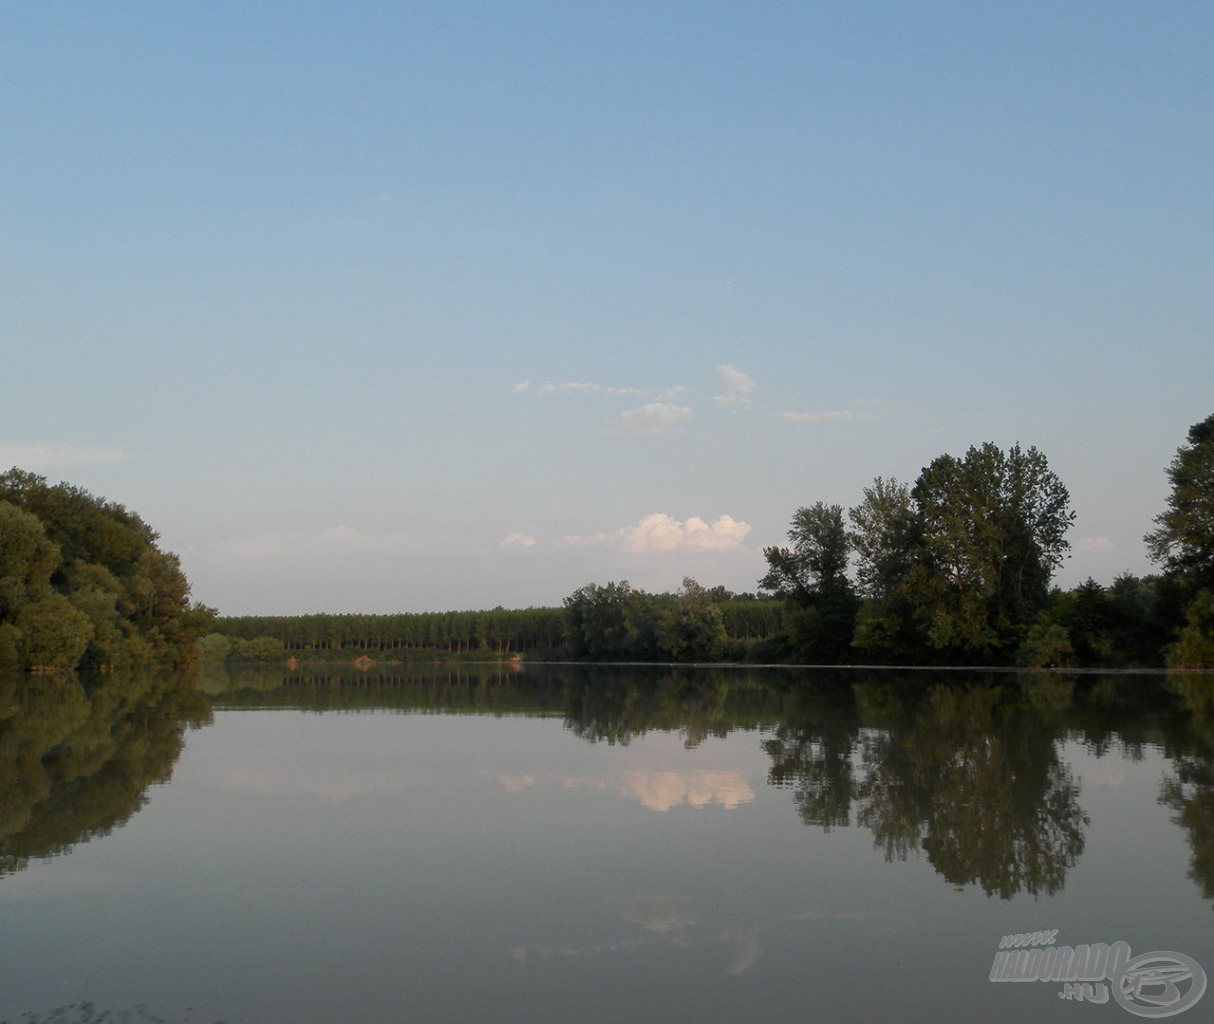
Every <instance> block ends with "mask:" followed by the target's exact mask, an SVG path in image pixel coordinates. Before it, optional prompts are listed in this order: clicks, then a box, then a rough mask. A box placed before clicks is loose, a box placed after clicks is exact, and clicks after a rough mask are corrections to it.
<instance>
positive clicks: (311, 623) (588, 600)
mask: <svg viewBox="0 0 1214 1024" xmlns="http://www.w3.org/2000/svg"><path fill="white" fill-rule="evenodd" d="M1167 475H1168V480H1169V482H1170V484H1171V492H1170V495H1169V498H1168V505H1167V508H1166V509H1165V511H1163V512H1161V513H1160V514H1159V516H1157V517H1156V519H1155V529H1154V530H1152V531H1151V532H1149V533H1148V534H1147V535H1146V537H1145V540H1146V543H1147V546H1148V550H1149V551H1150V553H1151V556H1152V558H1153V559H1154V560H1155V562H1156V563H1157V564H1158V565H1159V566H1160V571H1159V572H1158V573H1157V574H1152V575H1149V576H1144V577H1138V576H1133V575H1130V574H1125V575H1122V576H1120V577H1118V578H1117V579H1116V580H1114V581H1113V583H1112V584H1111V585H1109V586H1104V585H1102V584H1100V583H1097V582H1096V581H1094V580H1091V579H1089V580H1087V581H1086V582H1084V583H1082V584H1080V585H1079V586H1077V587H1074V588H1072V589H1070V590H1062V589H1060V588H1058V587H1056V586H1053V585H1052V580H1053V576H1054V573H1055V571H1056V570H1057V569H1058V567H1059V566H1060V565H1061V564H1062V561H1063V560H1064V558H1066V557H1067V552H1068V550H1069V548H1070V543H1069V541H1068V540H1067V539H1066V534H1067V531H1068V530H1069V528H1070V527H1071V525H1072V523H1073V522H1074V519H1075V512H1074V511H1073V510H1072V509H1071V506H1070V495H1069V493H1068V491H1067V489H1066V487H1065V485H1064V484H1063V483H1062V481H1061V480H1060V479H1059V478H1058V477H1057V475H1056V474H1055V473H1054V472H1053V471H1052V470H1051V469H1050V468H1049V465H1048V462H1047V460H1046V458H1045V456H1044V455H1043V454H1042V453H1041V452H1040V451H1038V450H1037V449H1036V448H1028V449H1027V450H1025V449H1022V448H1021V447H1020V446H1019V445H1017V446H1014V447H1012V448H1011V449H1010V450H1008V451H1003V450H1001V449H1000V448H998V447H997V446H995V445H993V444H984V445H982V446H981V447H974V448H970V449H969V450H968V451H967V452H966V453H965V454H964V455H963V456H961V457H957V456H953V455H947V454H946V455H941V456H939V457H938V458H936V459H934V460H933V461H932V462H931V463H930V464H929V465H928V466H927V467H925V468H924V469H923V470H922V471H921V473H920V474H919V477H918V478H917V480H916V481H915V482H914V484H913V485H909V484H905V483H901V482H899V481H898V480H896V479H885V478H882V477H878V478H877V479H876V480H874V481H873V483H872V485H871V486H869V487H866V488H864V490H863V494H862V496H861V500H860V501H859V502H858V503H857V504H856V505H855V506H853V507H852V508H850V509H847V510H844V509H843V507H842V506H841V505H830V504H826V503H825V502H817V503H815V504H813V505H810V506H806V507H803V508H800V509H798V510H797V511H796V513H795V514H794V515H793V518H792V523H791V526H790V529H789V531H788V540H789V544H788V546H772V547H768V548H766V549H765V550H764V557H765V559H766V562H767V570H768V571H767V573H766V574H765V575H764V576H763V578H762V579H760V580H759V581H758V594H757V595H755V594H733V593H730V592H729V591H726V590H725V589H724V588H723V587H714V588H706V587H703V586H701V585H700V584H699V583H698V582H697V581H695V580H694V579H685V580H684V581H683V587H682V589H681V590H680V591H679V592H678V593H675V594H669V593H664V594H649V593H646V592H645V591H643V590H640V589H638V588H635V587H633V586H631V585H630V584H629V583H628V582H627V581H618V582H616V581H612V582H609V583H607V584H605V585H600V584H595V583H591V584H588V585H586V586H584V587H581V588H579V589H578V590H576V591H574V593H572V594H570V595H569V596H568V597H566V598H565V601H564V603H563V606H562V607H560V608H529V609H525V610H521V611H508V610H506V609H502V608H497V609H494V610H492V611H481V612H448V613H442V614H439V613H432V614H422V615H391V616H387V615H380V616H358V615H309V616H295V617H277V618H267V617H244V618H229V619H220V620H219V622H218V625H217V629H218V633H217V634H216V635H213V636H211V637H208V638H207V641H206V642H205V644H204V655H205V656H207V657H208V658H209V659H211V660H220V659H222V658H224V657H227V658H232V659H234V660H277V659H281V658H282V657H284V656H285V655H291V656H295V657H298V658H301V659H308V658H310V657H315V656H317V655H318V653H321V652H323V653H324V654H326V655H331V654H332V653H333V652H351V651H356V652H359V654H366V655H368V656H378V655H383V654H385V653H386V654H387V655H388V656H389V657H397V658H406V659H407V658H410V657H419V656H432V655H433V654H434V653H435V652H442V653H443V654H445V655H449V654H454V655H465V656H472V657H490V656H492V657H499V656H502V655H510V654H528V655H530V656H533V657H542V658H558V659H571V660H588V661H683V662H712V661H752V662H789V663H792V662H796V663H812V664H905V665H956V664H968V665H990V666H1026V667H1037V668H1043V667H1062V666H1068V667H1081V668H1124V667H1129V666H1162V665H1164V664H1165V663H1166V664H1167V665H1169V666H1172V667H1178V668H1214V416H1210V417H1209V418H1207V419H1206V420H1204V421H1203V422H1201V423H1198V424H1195V425H1194V426H1193V427H1192V428H1191V429H1190V430H1189V435H1188V440H1187V443H1186V444H1184V445H1182V446H1181V447H1180V448H1179V449H1178V451H1177V453H1176V457H1175V458H1174V459H1173V461H1172V463H1171V464H1170V466H1169V467H1168V469H1167Z"/></svg>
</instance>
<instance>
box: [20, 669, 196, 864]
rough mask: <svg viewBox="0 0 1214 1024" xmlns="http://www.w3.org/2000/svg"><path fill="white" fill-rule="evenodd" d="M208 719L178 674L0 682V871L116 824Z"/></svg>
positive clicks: (188, 684)
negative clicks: (190, 733) (188, 730)
mask: <svg viewBox="0 0 1214 1024" xmlns="http://www.w3.org/2000/svg"><path fill="white" fill-rule="evenodd" d="M209 716H210V708H209V705H208V703H207V702H206V700H205V699H204V698H203V697H202V696H201V694H200V693H199V692H198V690H197V689H196V688H195V686H194V685H193V683H192V681H191V680H190V678H189V677H187V676H184V675H181V674H177V673H170V674H141V675H131V674H122V673H115V674H112V675H104V676H99V677H94V678H91V679H87V678H78V677H77V676H75V675H71V674H64V675H54V676H35V677H31V678H15V677H9V678H5V679H0V875H4V874H8V873H11V872H14V871H18V870H20V869H21V868H23V867H25V865H26V864H27V863H28V862H29V861H30V859H32V858H45V857H51V856H54V855H56V854H59V853H63V852H66V851H67V850H69V849H71V847H72V846H74V845H75V844H77V843H80V842H84V841H86V840H88V839H90V838H92V837H94V836H100V835H106V834H108V833H109V832H111V831H113V830H114V829H115V828H117V827H119V826H120V825H122V824H124V823H125V822H126V821H127V820H128V819H129V818H130V817H131V816H132V815H133V814H134V813H135V812H136V811H138V810H139V808H140V807H141V806H142V805H143V803H144V799H145V793H146V791H147V788H148V787H149V786H151V785H153V784H154V783H158V782H166V781H168V778H169V776H170V774H171V773H172V769H173V764H174V763H175V762H176V760H177V757H178V756H179V755H180V753H181V750H182V747H183V745H184V733H185V729H186V727H187V725H194V726H198V725H202V724H204V723H205V722H206V721H208V720H209Z"/></svg>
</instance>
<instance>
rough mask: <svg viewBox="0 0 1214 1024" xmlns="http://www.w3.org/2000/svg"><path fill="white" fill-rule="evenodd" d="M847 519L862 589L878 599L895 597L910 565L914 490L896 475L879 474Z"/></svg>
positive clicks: (848, 511) (913, 525) (866, 593)
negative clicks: (884, 476) (886, 476)
mask: <svg viewBox="0 0 1214 1024" xmlns="http://www.w3.org/2000/svg"><path fill="white" fill-rule="evenodd" d="M847 518H848V519H850V520H851V523H852V530H851V531H850V532H849V533H848V540H849V541H850V542H851V546H852V550H853V551H855V553H856V555H857V556H858V562H859V564H858V565H857V567H856V579H857V581H858V582H859V590H860V592H861V593H862V594H863V595H864V596H865V597H869V598H873V599H878V600H879V599H882V598H889V597H893V596H895V595H896V594H897V592H898V591H899V589H900V588H901V586H902V583H903V581H904V580H905V579H906V573H907V571H908V570H909V568H910V556H911V544H912V541H913V538H914V532H915V519H914V510H913V507H912V505H911V496H910V489H909V488H908V487H907V486H906V484H903V483H899V482H898V481H897V480H895V479H893V478H892V477H891V478H890V479H889V480H886V479H884V478H883V477H877V478H876V479H875V480H874V481H873V484H872V486H871V487H865V488H864V500H863V501H861V502H860V504H858V505H856V506H855V507H854V508H850V509H848V510H847Z"/></svg>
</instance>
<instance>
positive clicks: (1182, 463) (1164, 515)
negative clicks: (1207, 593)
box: [1143, 415, 1214, 590]
mask: <svg viewBox="0 0 1214 1024" xmlns="http://www.w3.org/2000/svg"><path fill="white" fill-rule="evenodd" d="M1168 481H1169V482H1170V483H1171V485H1172V491H1171V493H1170V494H1169V495H1168V507H1167V510H1166V511H1164V512H1161V513H1160V514H1159V515H1157V516H1156V517H1155V523H1156V524H1157V528H1156V529H1155V530H1152V531H1151V532H1150V533H1148V534H1147V535H1146V537H1144V538H1143V539H1144V540H1145V541H1146V544H1147V551H1148V553H1149V554H1150V556H1151V558H1152V559H1153V560H1154V561H1155V562H1158V563H1160V564H1162V565H1163V567H1164V569H1165V571H1166V572H1168V573H1169V574H1173V575H1181V576H1185V577H1189V578H1191V580H1192V584H1193V587H1194V590H1197V589H1200V588H1201V587H1214V415H1210V416H1207V417H1206V418H1205V419H1204V420H1202V421H1201V422H1200V423H1195V424H1193V426H1191V427H1190V428H1189V435H1188V443H1187V444H1184V445H1181V446H1180V447H1179V448H1177V449H1176V455H1175V457H1174V458H1173V459H1172V462H1171V464H1170V465H1169V466H1168Z"/></svg>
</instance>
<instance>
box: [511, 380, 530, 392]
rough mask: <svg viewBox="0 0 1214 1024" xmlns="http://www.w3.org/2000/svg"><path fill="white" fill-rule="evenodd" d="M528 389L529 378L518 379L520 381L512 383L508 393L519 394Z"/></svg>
mask: <svg viewBox="0 0 1214 1024" xmlns="http://www.w3.org/2000/svg"><path fill="white" fill-rule="evenodd" d="M530 390H531V381H529V380H520V381H519V382H518V383H517V384H515V385H514V387H512V388H511V389H510V394H512V395H521V394H523V393H524V392H526V391H530Z"/></svg>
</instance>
